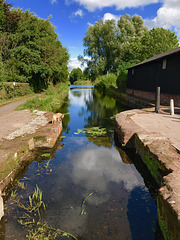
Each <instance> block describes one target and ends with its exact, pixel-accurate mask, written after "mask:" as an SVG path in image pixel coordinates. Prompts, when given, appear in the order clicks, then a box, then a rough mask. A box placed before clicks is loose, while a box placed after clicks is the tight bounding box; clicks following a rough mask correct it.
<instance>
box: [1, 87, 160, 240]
mask: <svg viewBox="0 0 180 240" xmlns="http://www.w3.org/2000/svg"><path fill="white" fill-rule="evenodd" d="M124 110H126V108H125V107H124V106H123V105H122V103H121V102H119V101H117V100H115V99H113V98H110V97H108V96H105V95H102V94H101V93H99V92H98V91H96V90H94V89H93V87H91V86H81V87H80V86H79V87H78V86H71V88H70V91H69V97H68V99H67V100H66V102H65V103H64V105H63V106H62V108H61V109H60V111H61V112H62V113H65V117H64V119H63V132H62V137H61V139H60V142H59V144H58V147H57V150H56V153H55V155H54V156H53V158H52V159H49V160H43V157H42V160H41V161H34V162H32V163H31V164H30V165H29V167H28V170H27V171H26V172H25V173H24V176H23V177H21V178H20V179H19V180H18V182H17V184H16V187H15V188H14V189H13V191H12V193H11V196H10V197H9V199H8V200H7V202H6V207H5V217H4V218H3V219H2V221H1V222H0V239H2V240H9V239H11V240H15V239H17V240H21V239H62V240H63V239H73V237H71V236H70V235H68V233H69V234H72V235H73V236H75V237H76V238H77V239H78V240H93V239H95V240H131V239H132V240H155V239H158V240H160V239H162V237H161V234H160V232H159V228H158V226H157V206H156V190H157V189H156V186H155V185H154V184H153V183H152V181H153V180H152V179H151V177H150V176H149V173H148V171H147V170H146V168H145V167H144V166H142V164H141V161H140V159H139V158H138V156H136V154H135V153H131V152H124V151H123V150H122V149H121V148H120V147H118V144H115V142H116V141H115V137H114V122H113V119H114V115H115V114H117V113H119V112H121V111H124ZM46 157H47V156H46ZM34 189H36V190H37V189H40V190H41V191H42V199H41V200H40V202H41V203H42V202H43V203H44V204H41V207H40V210H39V211H38V213H37V212H36V210H34V209H35V208H34V209H33V210H31V208H30V207H29V206H30V205H33V204H32V203H31V202H30V199H32V198H33V197H32V194H33V192H34ZM36 203H37V204H38V200H37V199H36ZM33 206H34V205H33ZM43 229H46V232H43ZM55 229H61V230H62V231H64V232H61V235H60V234H58V232H56V230H55Z"/></svg>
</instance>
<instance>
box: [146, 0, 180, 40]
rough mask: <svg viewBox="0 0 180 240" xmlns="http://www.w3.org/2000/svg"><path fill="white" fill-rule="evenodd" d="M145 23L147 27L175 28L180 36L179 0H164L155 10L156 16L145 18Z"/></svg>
mask: <svg viewBox="0 0 180 240" xmlns="http://www.w3.org/2000/svg"><path fill="white" fill-rule="evenodd" d="M145 25H146V26H148V27H149V28H153V27H163V28H166V29H169V28H170V29H175V31H176V32H177V34H178V35H179V36H180V1H179V0H164V1H163V5H162V7H161V8H159V9H158V11H157V16H156V17H155V18H153V19H145Z"/></svg>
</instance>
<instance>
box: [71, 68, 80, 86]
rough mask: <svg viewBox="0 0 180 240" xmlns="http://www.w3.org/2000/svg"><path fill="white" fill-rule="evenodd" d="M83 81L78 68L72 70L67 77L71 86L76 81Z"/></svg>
mask: <svg viewBox="0 0 180 240" xmlns="http://www.w3.org/2000/svg"><path fill="white" fill-rule="evenodd" d="M82 79H83V72H82V70H81V69H80V68H74V69H73V70H72V71H71V73H70V76H69V81H70V83H71V84H73V83H74V82H76V81H78V80H82Z"/></svg>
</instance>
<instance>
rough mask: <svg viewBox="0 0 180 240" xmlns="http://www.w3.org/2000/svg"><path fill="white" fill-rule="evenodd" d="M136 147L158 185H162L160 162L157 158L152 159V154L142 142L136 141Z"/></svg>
mask: <svg viewBox="0 0 180 240" xmlns="http://www.w3.org/2000/svg"><path fill="white" fill-rule="evenodd" d="M135 146H136V149H137V150H138V152H139V154H140V156H141V158H142V160H143V162H144V163H145V165H146V166H147V168H148V169H149V171H150V173H151V175H152V176H153V178H154V179H155V181H156V182H157V184H158V185H160V184H161V180H162V177H163V176H162V175H161V173H160V169H162V165H161V164H160V162H158V160H157V159H156V158H155V157H152V156H151V155H150V152H149V151H148V149H146V148H145V147H144V145H143V144H142V143H141V142H139V141H138V140H137V139H135Z"/></svg>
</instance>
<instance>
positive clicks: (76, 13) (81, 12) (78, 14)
mask: <svg viewBox="0 0 180 240" xmlns="http://www.w3.org/2000/svg"><path fill="white" fill-rule="evenodd" d="M74 15H75V16H79V17H81V18H82V17H83V15H84V13H83V11H82V10H81V9H78V10H77V11H76V12H75V13H74Z"/></svg>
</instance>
